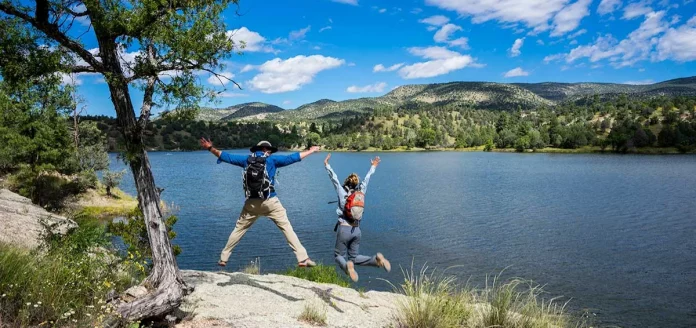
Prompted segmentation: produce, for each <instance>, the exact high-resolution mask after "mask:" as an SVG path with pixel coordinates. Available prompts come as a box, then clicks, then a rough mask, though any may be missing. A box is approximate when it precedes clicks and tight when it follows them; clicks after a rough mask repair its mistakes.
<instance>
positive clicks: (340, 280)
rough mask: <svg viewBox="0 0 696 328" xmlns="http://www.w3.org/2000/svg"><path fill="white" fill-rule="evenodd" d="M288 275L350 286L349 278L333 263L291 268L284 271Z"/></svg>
mask: <svg viewBox="0 0 696 328" xmlns="http://www.w3.org/2000/svg"><path fill="white" fill-rule="evenodd" d="M283 274H284V275H286V276H291V277H296V278H301V279H305V280H309V281H314V282H319V283H326V284H334V285H339V286H342V287H350V281H349V280H348V278H347V277H346V276H344V275H342V274H341V273H339V272H338V271H337V270H336V267H335V266H333V265H324V264H321V263H320V264H318V265H317V266H315V267H312V268H297V267H295V268H290V269H288V270H287V271H286V272H284V273H283Z"/></svg>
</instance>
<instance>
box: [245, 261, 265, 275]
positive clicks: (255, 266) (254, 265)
mask: <svg viewBox="0 0 696 328" xmlns="http://www.w3.org/2000/svg"><path fill="white" fill-rule="evenodd" d="M242 272H244V273H246V274H261V259H260V258H258V257H257V258H256V259H254V260H253V261H251V262H249V264H247V265H246V266H245V267H244V268H243V269H242Z"/></svg>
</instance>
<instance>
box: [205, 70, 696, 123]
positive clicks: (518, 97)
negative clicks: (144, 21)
mask: <svg viewBox="0 0 696 328" xmlns="http://www.w3.org/2000/svg"><path fill="white" fill-rule="evenodd" d="M619 94H628V95H630V96H631V97H638V98H648V97H655V96H696V76H694V77H686V78H679V79H674V80H669V81H664V82H659V83H654V84H647V85H632V84H618V83H586V82H582V83H555V82H545V83H511V84H508V83H493V82H449V83H436V84H414V85H404V86H400V87H398V88H396V89H394V90H392V91H390V92H389V93H387V94H385V95H383V96H380V97H374V98H358V99H349V100H344V101H333V100H329V99H321V100H318V101H315V102H313V103H309V104H305V105H302V106H300V107H298V108H297V109H294V110H284V109H282V108H280V107H277V106H274V105H269V104H264V103H258V102H256V103H245V104H240V105H236V106H231V107H227V108H223V109H204V110H201V112H200V113H199V115H198V119H201V120H212V121H216V120H224V121H227V120H235V119H247V120H249V119H265V120H277V121H286V120H306V119H334V118H340V117H343V116H352V115H355V114H359V113H365V112H370V111H372V110H374V109H375V108H378V107H381V106H401V105H405V104H409V105H410V106H413V105H416V106H417V105H418V104H424V103H425V104H435V105H455V106H456V105H459V106H471V107H473V108H478V109H489V110H515V109H517V108H522V109H531V108H537V107H540V106H554V105H556V104H558V103H561V102H568V101H578V100H581V99H583V98H585V97H587V96H593V95H600V96H602V97H613V96H617V95H619Z"/></svg>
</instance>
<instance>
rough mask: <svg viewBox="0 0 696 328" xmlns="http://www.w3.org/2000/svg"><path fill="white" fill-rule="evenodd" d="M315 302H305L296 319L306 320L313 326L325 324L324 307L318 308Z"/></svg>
mask: <svg viewBox="0 0 696 328" xmlns="http://www.w3.org/2000/svg"><path fill="white" fill-rule="evenodd" d="M319 307H320V306H319V305H317V304H315V303H307V304H305V306H304V309H303V310H302V313H300V316H299V317H297V319H298V320H300V321H304V322H307V323H309V324H311V325H314V326H326V308H322V309H320V308H319Z"/></svg>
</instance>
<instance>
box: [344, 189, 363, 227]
mask: <svg viewBox="0 0 696 328" xmlns="http://www.w3.org/2000/svg"><path fill="white" fill-rule="evenodd" d="M364 210H365V193H363V192H362V191H360V190H356V191H354V192H353V193H352V194H350V196H348V198H347V199H346V206H345V207H344V208H343V217H344V218H345V219H346V221H348V223H350V225H352V226H356V227H357V226H358V225H360V220H362V216H363V211H364Z"/></svg>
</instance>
